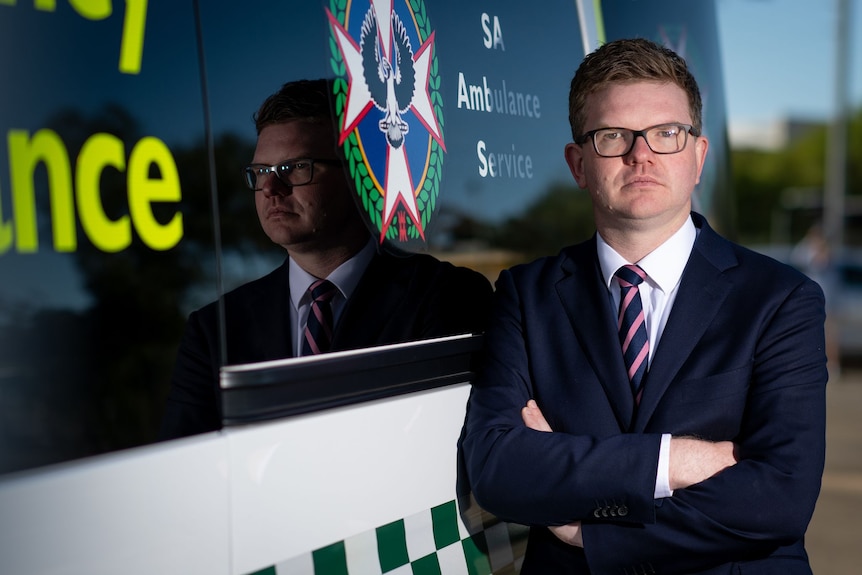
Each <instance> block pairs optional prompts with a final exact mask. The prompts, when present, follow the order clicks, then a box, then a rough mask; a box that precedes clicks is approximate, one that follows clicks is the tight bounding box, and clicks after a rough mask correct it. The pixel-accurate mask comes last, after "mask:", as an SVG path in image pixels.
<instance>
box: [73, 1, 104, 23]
mask: <svg viewBox="0 0 862 575" xmlns="http://www.w3.org/2000/svg"><path fill="white" fill-rule="evenodd" d="M69 5H70V6H72V8H73V9H74V10H75V12H77V13H78V14H80V15H81V16H83V17H84V18H86V19H87V20H104V19H105V18H107V17H108V16H110V15H111V12H112V11H113V10H112V8H111V0H69Z"/></svg>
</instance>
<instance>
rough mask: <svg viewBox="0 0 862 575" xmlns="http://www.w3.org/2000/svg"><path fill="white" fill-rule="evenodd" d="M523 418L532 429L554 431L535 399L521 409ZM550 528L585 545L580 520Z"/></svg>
mask: <svg viewBox="0 0 862 575" xmlns="http://www.w3.org/2000/svg"><path fill="white" fill-rule="evenodd" d="M521 419H523V420H524V424H525V425H526V426H527V427H529V428H530V429H534V430H536V431H544V432H548V433H551V432H553V431H554V430H553V429H551V426H550V425H548V421H547V420H546V419H545V416H544V415H542V410H541V409H539V406H538V404H536V401H535V400H534V399H531V400H530V401H528V402H527V405H526V406H524V407H523V408H522V409H521ZM548 529H550V530H551V533H553V534H554V535H556V536H557V538H558V539H559V540H560V541H562V542H563V543H567V544H569V545H572V546H574V547H583V546H584V535H583V533H581V522H580V521H575V522H573V523H569V524H568V525H556V526H551V527H548Z"/></svg>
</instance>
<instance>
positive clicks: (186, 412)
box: [159, 253, 492, 439]
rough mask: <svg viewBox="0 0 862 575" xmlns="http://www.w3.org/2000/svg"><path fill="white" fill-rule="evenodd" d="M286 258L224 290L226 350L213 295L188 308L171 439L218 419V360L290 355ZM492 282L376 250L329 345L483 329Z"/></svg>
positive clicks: (167, 434) (168, 420)
mask: <svg viewBox="0 0 862 575" xmlns="http://www.w3.org/2000/svg"><path fill="white" fill-rule="evenodd" d="M288 269H289V268H288V260H285V261H284V263H283V264H282V265H281V266H280V267H278V268H277V269H276V270H274V271H273V272H271V273H270V274H269V275H267V276H264V277H262V278H260V279H257V280H254V281H252V282H249V283H247V284H244V285H242V286H240V287H238V288H237V289H235V290H233V291H231V292H228V293H227V294H226V295H225V297H224V308H225V330H224V331H225V337H226V338H227V358H226V360H225V361H222V358H221V353H220V351H219V350H220V339H219V338H220V337H221V330H220V329H219V327H218V326H219V322H218V306H217V302H213V303H211V304H209V305H207V306H205V307H203V308H201V309H200V310H197V311H195V312H192V314H191V315H190V316H189V319H188V322H187V324H186V330H185V333H184V335H183V339H182V342H181V344H180V348H179V352H178V354H177V360H176V364H175V367H174V372H173V376H172V379H171V390H170V394H169V397H168V401H167V405H166V408H165V413H164V416H163V418H162V425H161V430H160V434H159V438H160V439H170V438H174V437H181V436H185V435H191V434H194V433H202V432H205V431H212V430H216V429H219V428H220V427H221V408H220V393H219V368H220V367H221V366H222V365H223V364H242V363H252V362H258V361H266V360H271V359H282V358H287V357H293V355H294V353H293V350H294V345H293V341H292V339H293V337H292V335H291V331H292V328H291V321H290V305H291V304H290V295H289V293H290V288H289V283H288ZM491 301H492V289H491V284H490V282H489V281H488V280H487V279H486V278H485V277H484V276H482V275H481V274H479V273H478V272H475V271H473V270H470V269H467V268H462V267H456V266H453V265H452V264H450V263H447V262H441V261H439V260H437V259H435V258H433V257H431V256H429V255H425V254H412V255H408V254H401V255H393V254H390V253H378V254H376V255H375V256H374V258H373V259H372V260H371V262H370V263H369V265H368V268H367V269H366V270H365V273H364V274H363V275H362V278H361V279H360V281H359V284H358V285H357V286H356V290H355V291H354V292H353V294H352V295H351V297H350V298H349V299H348V301H347V303H346V305H345V307H344V310H343V311H342V313H341V316H340V318H339V320H338V323H337V325H336V326H335V330H334V332H333V337H332V351H341V350H348V349H357V348H363V347H370V346H374V345H384V344H390V343H400V342H405V341H414V340H421V339H429V338H433V337H441V336H446V335H455V334H461V333H473V332H475V333H478V332H481V331H483V330H484V327H485V323H486V319H487V316H488V313H489V310H490V307H491Z"/></svg>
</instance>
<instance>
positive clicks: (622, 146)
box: [575, 124, 700, 158]
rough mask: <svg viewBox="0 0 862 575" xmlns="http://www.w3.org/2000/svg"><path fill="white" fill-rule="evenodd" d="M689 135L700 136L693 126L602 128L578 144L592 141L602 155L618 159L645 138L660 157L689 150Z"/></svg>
mask: <svg viewBox="0 0 862 575" xmlns="http://www.w3.org/2000/svg"><path fill="white" fill-rule="evenodd" d="M689 133H691V134H692V135H693V136H695V137H697V136H699V135H700V132H699V131H698V130H697V129H695V128H694V127H692V126H691V124H659V125H658V126H653V127H651V128H646V129H645V130H629V129H628V128H599V129H598V130H591V131H589V132H587V133H586V134H582V135H580V136H578V137H577V138H576V139H575V143H577V144H584V143H586V141H587V140H590V139H591V140H592V141H593V148H595V150H596V153H597V154H598V155H600V156H602V157H604V158H616V157H619V156H625V155H626V154H628V153H629V152H631V151H632V148H634V146H635V140H636V139H637V137H638V136H643V139H644V141H645V142H646V144H647V146H648V147H649V149H650V150H652V151H653V152H655V153H656V154H676V153H677V152H681V151H683V150H684V149H685V145H686V143H687V142H688V135H689Z"/></svg>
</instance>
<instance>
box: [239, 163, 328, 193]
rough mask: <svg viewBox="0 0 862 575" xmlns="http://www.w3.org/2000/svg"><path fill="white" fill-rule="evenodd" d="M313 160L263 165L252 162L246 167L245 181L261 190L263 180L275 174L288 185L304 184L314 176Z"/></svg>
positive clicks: (250, 186) (254, 188) (249, 185)
mask: <svg viewBox="0 0 862 575" xmlns="http://www.w3.org/2000/svg"><path fill="white" fill-rule="evenodd" d="M312 165H313V162H312V161H311V160H299V161H292V162H283V163H281V164H277V165H275V166H263V165H260V164H252V165H251V166H247V167H246V168H245V183H246V185H247V186H248V187H249V188H251V189H252V190H259V189H260V188H261V186H262V185H263V180H264V179H265V178H266V177H267V176H268V175H270V174H272V173H275V176H276V177H277V178H278V179H279V180H280V181H281V182H282V183H283V184H285V185H287V186H303V185H305V184H307V183H309V182H311V179H312V177H313V173H312V172H313V169H312Z"/></svg>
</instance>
